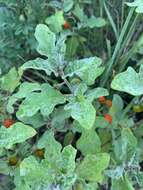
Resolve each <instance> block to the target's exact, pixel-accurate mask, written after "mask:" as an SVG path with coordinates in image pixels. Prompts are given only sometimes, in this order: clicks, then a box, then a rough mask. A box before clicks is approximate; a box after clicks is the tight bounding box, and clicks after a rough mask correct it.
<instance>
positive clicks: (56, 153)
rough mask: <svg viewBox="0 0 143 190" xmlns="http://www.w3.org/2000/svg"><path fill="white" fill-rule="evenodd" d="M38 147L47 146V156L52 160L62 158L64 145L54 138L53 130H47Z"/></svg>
mask: <svg viewBox="0 0 143 190" xmlns="http://www.w3.org/2000/svg"><path fill="white" fill-rule="evenodd" d="M37 148H39V149H43V148H45V158H46V159H47V160H48V161H49V162H50V161H52V162H56V161H57V160H59V159H60V153H61V149H62V146H61V144H60V143H59V142H57V141H56V140H55V138H54V133H53V132H52V131H46V132H45V133H44V134H43V135H42V137H41V138H40V140H39V141H38V144H37Z"/></svg>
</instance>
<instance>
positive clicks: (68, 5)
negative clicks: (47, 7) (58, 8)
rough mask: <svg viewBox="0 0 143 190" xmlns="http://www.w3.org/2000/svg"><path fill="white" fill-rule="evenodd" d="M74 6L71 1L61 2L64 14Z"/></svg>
mask: <svg viewBox="0 0 143 190" xmlns="http://www.w3.org/2000/svg"><path fill="white" fill-rule="evenodd" d="M73 5H74V2H73V0H64V2H63V8H64V12H68V11H70V10H71V9H72V7H73Z"/></svg>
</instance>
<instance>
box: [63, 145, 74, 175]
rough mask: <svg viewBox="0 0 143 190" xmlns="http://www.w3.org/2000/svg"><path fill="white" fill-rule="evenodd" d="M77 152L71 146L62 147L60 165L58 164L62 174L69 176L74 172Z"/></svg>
mask: <svg viewBox="0 0 143 190" xmlns="http://www.w3.org/2000/svg"><path fill="white" fill-rule="evenodd" d="M76 153H77V150H76V149H75V148H73V147H72V146H71V145H68V146H66V147H64V149H63V151H62V153H61V156H62V163H61V164H60V168H61V170H62V172H63V173H69V174H71V173H72V172H74V170H75V167H76V165H75V157H76Z"/></svg>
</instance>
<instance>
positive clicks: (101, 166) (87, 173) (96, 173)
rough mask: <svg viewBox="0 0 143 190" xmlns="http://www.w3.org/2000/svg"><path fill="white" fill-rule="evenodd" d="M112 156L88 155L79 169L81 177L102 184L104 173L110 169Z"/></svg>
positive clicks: (102, 154) (103, 154)
mask: <svg viewBox="0 0 143 190" xmlns="http://www.w3.org/2000/svg"><path fill="white" fill-rule="evenodd" d="M109 161H110V156H109V154H107V153H98V154H96V155H87V156H86V157H85V158H84V160H83V161H82V162H81V164H80V165H79V166H78V168H77V173H78V175H79V177H81V178H83V179H85V180H87V181H89V182H101V181H102V180H103V177H104V176H103V171H104V170H105V169H106V168H107V167H108V165H109Z"/></svg>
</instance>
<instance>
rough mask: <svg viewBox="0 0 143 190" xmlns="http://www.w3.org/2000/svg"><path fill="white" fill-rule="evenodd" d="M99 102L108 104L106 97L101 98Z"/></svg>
mask: <svg viewBox="0 0 143 190" xmlns="http://www.w3.org/2000/svg"><path fill="white" fill-rule="evenodd" d="M99 102H100V103H101V104H104V103H105V102H106V98H105V96H100V97H99Z"/></svg>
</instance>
